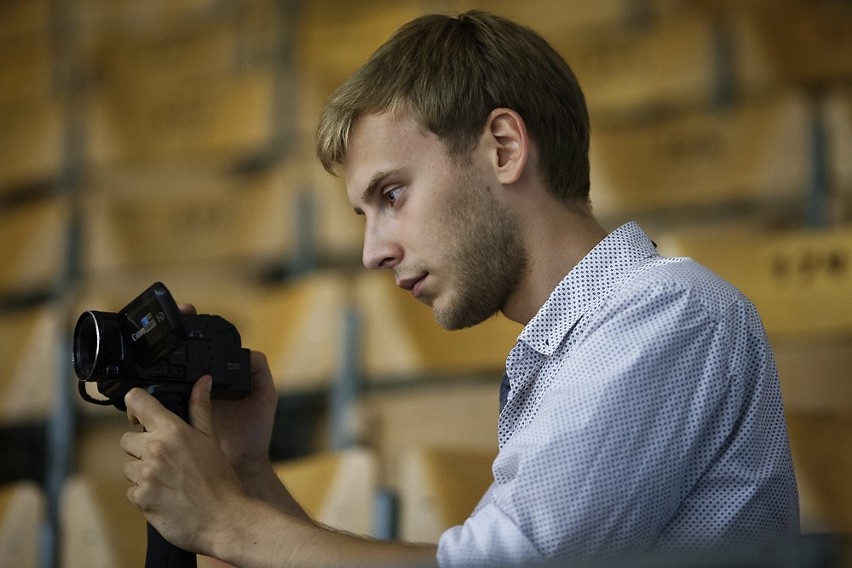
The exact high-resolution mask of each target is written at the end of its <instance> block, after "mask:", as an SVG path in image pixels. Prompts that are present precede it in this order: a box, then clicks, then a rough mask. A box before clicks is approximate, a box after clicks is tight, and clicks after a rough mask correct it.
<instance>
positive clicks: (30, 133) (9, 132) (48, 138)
mask: <svg viewBox="0 0 852 568" xmlns="http://www.w3.org/2000/svg"><path fill="white" fill-rule="evenodd" d="M62 136H63V114H62V110H61V108H60V106H59V104H58V103H57V102H56V101H54V100H52V99H49V98H30V99H23V100H18V101H16V102H14V103H8V104H0V193H4V192H7V191H9V190H14V189H17V188H20V187H21V186H28V185H32V184H43V183H45V182H47V181H52V180H53V179H55V178H56V176H57V175H58V172H59V171H60V168H61V166H62V160H63V156H62V151H63V139H62Z"/></svg>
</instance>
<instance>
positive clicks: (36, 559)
mask: <svg viewBox="0 0 852 568" xmlns="http://www.w3.org/2000/svg"><path fill="white" fill-rule="evenodd" d="M45 510H46V499H45V496H44V492H43V491H42V489H41V488H40V487H39V486H38V485H36V484H35V483H32V482H29V481H19V482H15V483H10V484H8V485H4V486H2V487H0V566H10V567H11V566H15V567H16V568H18V567H20V568H36V567H38V566H44V565H45V562H44V559H43V554H44V552H43V550H42V549H41V546H40V541H41V530H42V524H43V523H44V521H45V516H46V515H45Z"/></svg>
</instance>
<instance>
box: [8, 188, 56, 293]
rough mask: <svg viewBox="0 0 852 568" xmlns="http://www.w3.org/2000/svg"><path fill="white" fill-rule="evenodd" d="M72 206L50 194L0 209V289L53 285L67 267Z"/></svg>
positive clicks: (17, 291)
mask: <svg viewBox="0 0 852 568" xmlns="http://www.w3.org/2000/svg"><path fill="white" fill-rule="evenodd" d="M69 216H70V213H69V208H68V204H67V202H66V200H65V199H62V198H51V199H41V200H38V201H34V202H30V203H24V204H21V205H19V206H16V207H12V208H8V209H5V210H2V211H0V243H2V245H3V246H2V249H0V291H2V292H3V293H6V294H14V293H19V292H24V293H25V292H27V291H30V290H32V289H36V288H52V287H53V286H54V285H55V284H56V282H57V279H58V278H59V276H60V275H61V274H62V270H63V268H64V266H63V263H64V262H65V255H66V243H67V240H68V230H69V229H68V226H69Z"/></svg>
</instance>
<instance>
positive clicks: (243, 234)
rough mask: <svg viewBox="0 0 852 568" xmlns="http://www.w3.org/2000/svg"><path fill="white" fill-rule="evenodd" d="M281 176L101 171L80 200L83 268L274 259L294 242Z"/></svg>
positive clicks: (183, 169) (182, 169)
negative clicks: (82, 204) (82, 203)
mask: <svg viewBox="0 0 852 568" xmlns="http://www.w3.org/2000/svg"><path fill="white" fill-rule="evenodd" d="M282 175H283V174H282V173H281V172H280V171H278V170H271V171H268V172H264V173H262V174H258V175H256V176H251V177H241V176H230V175H227V174H223V173H218V172H216V171H213V170H211V169H210V168H204V167H196V166H193V165H191V164H188V165H180V166H174V167H140V168H127V169H115V170H107V169H102V170H100V173H99V174H98V175H97V176H94V177H93V179H92V182H91V183H92V191H90V192H88V193H87V194H86V195H85V196H84V200H85V207H84V212H85V215H86V218H87V232H86V246H85V248H84V251H85V254H86V256H85V265H86V266H87V267H89V268H90V269H92V270H96V271H97V270H105V269H115V268H122V267H124V268H129V267H133V266H139V265H143V266H153V265H158V264H159V265H164V266H166V265H169V264H174V263H179V262H186V261H202V260H209V261H216V260H231V261H238V260H253V261H255V262H262V261H264V260H266V261H272V260H274V261H278V262H280V261H282V260H284V259H285V258H287V257H289V256H290V254H291V253H292V247H293V246H294V241H295V229H294V225H295V223H294V221H295V219H294V212H293V209H294V208H293V206H292V202H291V200H292V196H291V195H289V193H288V192H289V186H288V185H287V184H285V183H283V182H282ZM128 299H129V298H128Z"/></svg>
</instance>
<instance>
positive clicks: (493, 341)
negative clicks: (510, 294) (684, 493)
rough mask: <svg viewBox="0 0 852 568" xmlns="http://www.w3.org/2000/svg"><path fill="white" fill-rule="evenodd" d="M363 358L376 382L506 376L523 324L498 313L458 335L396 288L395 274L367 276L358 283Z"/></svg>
mask: <svg viewBox="0 0 852 568" xmlns="http://www.w3.org/2000/svg"><path fill="white" fill-rule="evenodd" d="M356 293H357V297H358V305H359V307H360V309H361V312H362V318H363V325H364V328H363V329H364V335H363V351H362V352H363V357H364V370H365V372H366V373H367V376H369V377H372V378H373V380H375V381H383V380H394V379H403V380H404V379H405V378H409V379H411V378H416V377H422V376H428V375H436V374H437V375H442V374H474V373H488V374H493V375H496V376H497V377H500V376H502V374H503V371H504V369H505V365H506V356H507V355H508V353H509V350H511V349H512V347H514V346H515V343H516V340H517V337H518V334H520V332H521V326H520V325H518V324H517V323H515V322H512V321H509V320H508V319H506V318H505V317H503V316H502V315H497V316H495V317H493V318H491V319H489V320H487V321H485V322H483V323H482V324H480V325H477V326H474V327H471V328H467V329H462V330H458V331H447V330H445V329H443V328H441V327H440V326H439V325H438V324H437V323H436V322H435V320H434V317H433V316H432V310H431V308H429V307H428V306H426V305H424V304H422V303H420V302H418V301H417V300H415V299H414V298H413V297H411V295H410V294H409V293H408V292H406V291H404V290H402V289H400V288H397V286H396V285H395V283H394V281H393V278H392V277H391V275H390V274H385V273H373V272H371V273H364V274H363V275H362V276H360V277H359V278H358V281H357V284H356Z"/></svg>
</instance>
